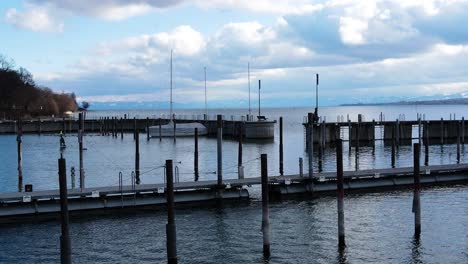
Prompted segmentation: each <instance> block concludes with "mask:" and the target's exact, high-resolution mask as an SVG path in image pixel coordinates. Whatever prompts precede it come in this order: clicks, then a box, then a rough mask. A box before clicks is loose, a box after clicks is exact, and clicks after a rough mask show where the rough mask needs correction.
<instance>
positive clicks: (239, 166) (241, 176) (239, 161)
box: [237, 125, 244, 179]
mask: <svg viewBox="0 0 468 264" xmlns="http://www.w3.org/2000/svg"><path fill="white" fill-rule="evenodd" d="M239 130H240V132H239V150H238V152H237V169H238V178H239V179H244V166H243V165H242V125H241V127H240V129H239Z"/></svg>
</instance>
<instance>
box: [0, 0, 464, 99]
mask: <svg viewBox="0 0 468 264" xmlns="http://www.w3.org/2000/svg"><path fill="white" fill-rule="evenodd" d="M467 10H468V0H405V1H396V0H388V1H385V0H382V1H378V0H367V1H349V0H329V1H311V0H276V1H273V0H255V1H252V0H236V1H234V0H193V1H185V0H173V1H170V0H135V1H130V0H100V1H93V0H80V1H75V0H24V1H20V0H18V1H1V2H0V15H1V16H2V19H1V20H0V35H1V36H2V37H1V41H0V54H2V55H4V56H6V57H9V58H11V59H13V60H15V61H16V64H17V65H18V66H23V67H26V68H27V69H29V70H30V71H31V72H32V73H33V75H34V77H35V79H36V81H37V82H38V83H39V84H41V85H46V86H49V87H51V88H53V89H54V90H57V91H66V92H71V91H73V92H75V93H76V94H77V95H78V97H79V99H80V100H88V101H90V102H91V103H92V104H93V103H95V104H96V105H99V104H101V105H118V104H122V103H124V102H138V103H140V104H146V105H150V106H152V107H155V108H156V107H165V106H166V105H167V101H168V98H169V96H168V94H169V89H168V88H169V79H170V78H169V57H170V51H171V49H172V50H174V60H173V61H174V73H173V74H174V78H173V80H174V94H175V98H174V101H176V102H177V104H179V105H182V106H185V107H202V106H203V105H204V70H203V68H204V67H206V69H207V90H208V102H209V106H210V107H246V106H247V105H248V81H247V65H248V64H249V63H250V69H251V88H252V97H253V98H256V96H257V94H256V93H257V89H258V88H257V85H258V81H257V80H258V79H261V80H262V98H263V102H264V103H263V104H265V105H268V106H307V105H312V104H313V102H314V100H313V98H314V96H315V73H319V74H320V98H321V99H320V101H321V104H322V105H336V104H340V103H357V102H374V101H377V100H378V101H382V100H398V99H401V98H410V99H411V98H417V97H423V96H432V97H436V98H437V97H439V96H444V95H451V94H462V93H464V92H466V91H468V67H467V61H468V30H467V26H466V24H467V23H468V14H467V12H468V11H467ZM466 94H468V93H466ZM254 101H255V100H253V101H252V104H254Z"/></svg>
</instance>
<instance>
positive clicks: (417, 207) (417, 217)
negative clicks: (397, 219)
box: [413, 143, 421, 239]
mask: <svg viewBox="0 0 468 264" xmlns="http://www.w3.org/2000/svg"><path fill="white" fill-rule="evenodd" d="M413 151H414V155H413V157H414V160H413V163H414V166H413V168H414V172H413V174H414V197H413V213H414V237H415V238H416V239H419V237H420V235H421V200H420V197H419V196H420V192H421V191H420V188H421V182H420V168H419V153H420V145H419V144H418V143H415V144H414V149H413Z"/></svg>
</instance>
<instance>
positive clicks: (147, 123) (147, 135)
mask: <svg viewBox="0 0 468 264" xmlns="http://www.w3.org/2000/svg"><path fill="white" fill-rule="evenodd" d="M146 140H150V132H149V117H147V118H146Z"/></svg>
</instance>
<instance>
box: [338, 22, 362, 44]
mask: <svg viewBox="0 0 468 264" xmlns="http://www.w3.org/2000/svg"><path fill="white" fill-rule="evenodd" d="M367 28H368V25H367V22H366V21H362V20H360V19H356V18H352V17H340V34H341V40H342V41H343V43H345V44H352V45H358V44H364V43H366V40H365V39H364V32H365V31H366V30H367Z"/></svg>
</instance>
